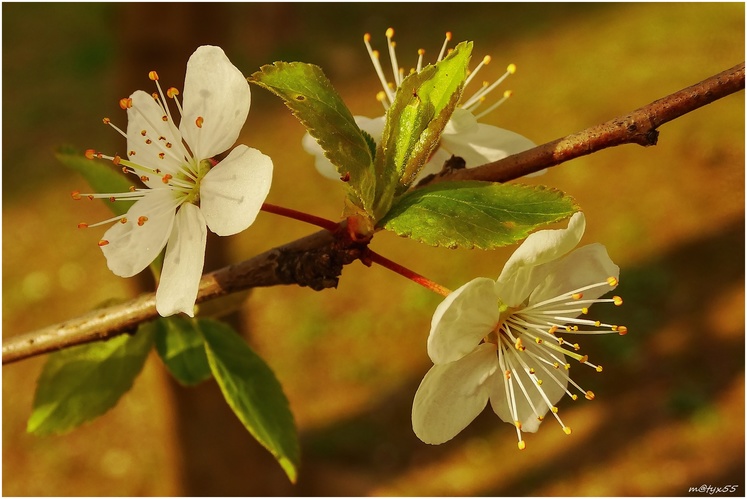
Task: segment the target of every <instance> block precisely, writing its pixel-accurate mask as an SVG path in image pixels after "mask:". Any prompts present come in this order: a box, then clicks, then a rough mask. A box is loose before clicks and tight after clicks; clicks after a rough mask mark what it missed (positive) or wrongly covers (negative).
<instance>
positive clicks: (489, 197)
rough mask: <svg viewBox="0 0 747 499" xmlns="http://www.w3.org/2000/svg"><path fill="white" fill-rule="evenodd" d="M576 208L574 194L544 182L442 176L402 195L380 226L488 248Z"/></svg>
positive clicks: (426, 239) (431, 240) (436, 241)
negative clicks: (448, 179)
mask: <svg viewBox="0 0 747 499" xmlns="http://www.w3.org/2000/svg"><path fill="white" fill-rule="evenodd" d="M576 211H578V207H577V206H576V204H575V202H574V200H573V198H571V197H570V196H567V195H566V194H564V193H563V192H561V191H558V190H555V189H548V188H546V187H543V186H525V185H518V184H500V183H492V182H479V181H462V182H441V183H437V184H433V185H429V186H426V187H423V188H421V189H415V190H413V191H411V192H408V193H407V194H405V195H404V196H402V197H401V198H400V199H399V200H398V201H397V203H396V204H395V205H394V206H393V207H392V209H391V210H390V211H389V213H387V215H386V217H385V218H384V219H382V220H381V221H380V222H379V226H381V227H384V228H385V229H387V230H391V231H392V232H394V233H396V234H398V235H400V236H404V237H409V238H411V239H415V240H417V241H420V242H423V243H426V244H430V245H432V246H445V247H447V248H479V249H493V248H497V247H500V246H507V245H509V244H513V243H515V242H517V241H520V240H521V239H524V238H525V237H526V236H527V235H529V233H530V232H531V231H533V230H534V229H537V228H539V227H541V226H543V225H545V224H549V223H552V222H557V221H559V220H563V219H564V218H567V217H569V216H570V215H572V214H573V213H574V212H576Z"/></svg>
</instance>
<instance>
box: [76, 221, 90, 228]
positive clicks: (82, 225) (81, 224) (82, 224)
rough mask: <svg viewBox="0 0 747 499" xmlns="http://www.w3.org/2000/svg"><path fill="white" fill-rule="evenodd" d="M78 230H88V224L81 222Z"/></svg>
mask: <svg viewBox="0 0 747 499" xmlns="http://www.w3.org/2000/svg"><path fill="white" fill-rule="evenodd" d="M78 228H79V229H87V228H88V224H87V223H85V222H81V223H79V224H78Z"/></svg>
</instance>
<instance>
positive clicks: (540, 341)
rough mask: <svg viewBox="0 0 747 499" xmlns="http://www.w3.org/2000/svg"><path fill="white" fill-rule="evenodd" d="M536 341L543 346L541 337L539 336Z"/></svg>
mask: <svg viewBox="0 0 747 499" xmlns="http://www.w3.org/2000/svg"><path fill="white" fill-rule="evenodd" d="M534 341H536V342H537V344H538V345H541V344H542V338H540V337H539V336H537V338H535V339H534Z"/></svg>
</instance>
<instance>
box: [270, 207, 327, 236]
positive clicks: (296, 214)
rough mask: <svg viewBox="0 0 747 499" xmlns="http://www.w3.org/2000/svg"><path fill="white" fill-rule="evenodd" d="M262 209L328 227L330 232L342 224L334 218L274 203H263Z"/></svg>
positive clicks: (324, 227) (323, 227)
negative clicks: (334, 220)
mask: <svg viewBox="0 0 747 499" xmlns="http://www.w3.org/2000/svg"><path fill="white" fill-rule="evenodd" d="M262 211H266V212H268V213H274V214H275V215H280V216H281V217H287V218H292V219H294V220H300V221H301V222H306V223H308V224H311V225H316V226H317V227H321V228H322V229H327V230H328V231H330V232H335V231H336V230H337V229H338V228H339V227H340V224H338V223H337V222H333V221H332V220H327V219H326V218H322V217H317V216H314V215H310V214H308V213H304V212H302V211H296V210H292V209H290V208H284V207H282V206H277V205H274V204H269V203H263V204H262Z"/></svg>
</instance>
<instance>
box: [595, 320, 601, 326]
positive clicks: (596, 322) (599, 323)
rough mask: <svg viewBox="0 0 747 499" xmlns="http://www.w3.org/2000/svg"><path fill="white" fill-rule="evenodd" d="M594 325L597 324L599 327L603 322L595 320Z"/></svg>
mask: <svg viewBox="0 0 747 499" xmlns="http://www.w3.org/2000/svg"><path fill="white" fill-rule="evenodd" d="M594 325H595V326H596V327H599V326H601V325H602V322H601V321H595V322H594Z"/></svg>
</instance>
